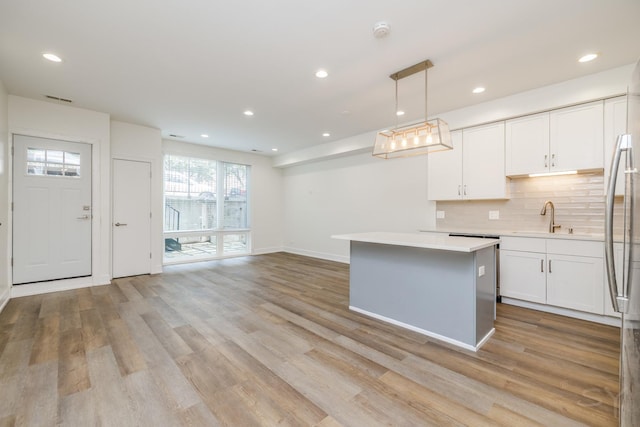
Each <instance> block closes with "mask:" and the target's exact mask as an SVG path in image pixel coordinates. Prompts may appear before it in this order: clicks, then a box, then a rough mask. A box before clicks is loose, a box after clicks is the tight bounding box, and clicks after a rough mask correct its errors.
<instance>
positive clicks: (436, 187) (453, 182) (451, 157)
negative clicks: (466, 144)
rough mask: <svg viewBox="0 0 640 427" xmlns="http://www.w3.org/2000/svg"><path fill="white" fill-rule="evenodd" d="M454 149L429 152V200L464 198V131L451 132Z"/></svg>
mask: <svg viewBox="0 0 640 427" xmlns="http://www.w3.org/2000/svg"><path fill="white" fill-rule="evenodd" d="M451 142H452V144H453V150H447V151H439V152H437V153H432V154H429V156H428V157H429V158H428V166H427V168H428V169H427V171H428V178H427V179H428V182H427V192H428V195H429V200H461V199H462V131H461V130H457V131H453V132H451Z"/></svg>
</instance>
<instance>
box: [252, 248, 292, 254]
mask: <svg viewBox="0 0 640 427" xmlns="http://www.w3.org/2000/svg"><path fill="white" fill-rule="evenodd" d="M282 251H284V249H283V248H282V246H274V247H272V248H259V249H254V250H253V251H251V255H265V254H274V253H276V252H282Z"/></svg>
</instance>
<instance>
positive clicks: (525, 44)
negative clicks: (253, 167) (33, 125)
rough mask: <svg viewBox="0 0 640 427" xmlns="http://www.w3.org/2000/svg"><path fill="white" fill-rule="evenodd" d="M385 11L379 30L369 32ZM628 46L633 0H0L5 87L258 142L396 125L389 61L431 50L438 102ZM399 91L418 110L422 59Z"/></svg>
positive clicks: (618, 59) (314, 139)
mask: <svg viewBox="0 0 640 427" xmlns="http://www.w3.org/2000/svg"><path fill="white" fill-rule="evenodd" d="M381 20H384V21H387V22H388V23H389V25H390V26H391V33H390V34H389V36H388V37H387V38H384V39H376V38H375V37H374V36H373V33H372V28H373V25H374V24H375V23H376V22H378V21H381ZM46 51H51V52H55V53H56V54H57V55H59V56H60V57H62V59H63V62H62V63H59V64H56V63H51V62H49V61H47V60H45V59H43V58H42V57H41V54H42V53H43V52H46ZM591 51H596V52H599V53H600V57H599V58H598V59H596V60H595V61H593V62H590V63H586V64H579V63H578V62H577V58H578V57H579V56H581V55H582V54H584V53H587V52H591ZM639 57H640V1H639V0H483V1H477V0H396V1H391V0H317V1H303V0H271V1H265V0H226V1H222V0H182V1H177V0H135V1H131V0H109V1H98V0H85V1H77V0H55V1H52V0H2V1H1V2H0V80H1V81H3V82H4V84H5V86H6V88H7V90H8V91H9V93H11V94H14V95H20V96H25V97H29V98H35V99H45V98H44V95H53V96H57V97H61V98H68V99H71V100H73V103H72V104H71V105H74V106H77V107H81V108H87V109H92V110H97V111H101V112H105V113H109V114H111V117H112V118H113V119H115V120H121V121H126V122H130V123H137V124H141V125H146V126H151V127H155V128H159V129H161V130H162V134H163V137H166V138H169V134H177V135H182V136H184V138H183V139H182V140H184V141H190V142H196V143H201V144H207V145H212V146H217V147H224V148H230V149H235V150H243V151H245V150H246V151H249V150H252V149H256V150H260V151H262V152H264V153H265V154H267V155H273V154H274V153H273V152H272V151H271V149H272V148H278V149H279V152H278V154H281V153H286V152H290V151H293V150H297V149H301V148H305V147H308V146H311V145H315V144H321V143H323V142H326V141H333V140H339V139H342V138H346V137H348V136H352V135H356V134H359V133H363V132H367V131H372V130H377V129H382V128H384V127H387V126H391V125H393V124H394V123H395V116H394V103H395V101H394V82H393V80H391V79H390V78H389V77H388V76H389V75H390V74H392V73H393V72H395V71H398V70H400V69H403V68H405V67H408V66H410V65H413V64H415V63H417V62H420V61H422V60H424V59H427V58H428V59H431V61H432V62H433V63H434V67H433V68H432V69H431V70H429V115H430V116H434V115H435V114H437V113H442V112H445V111H450V110H453V109H457V108H461V107H464V106H469V105H472V104H476V103H480V102H484V101H488V100H491V99H495V98H499V97H503V96H506V95H509V94H513V93H517V92H521V91H525V90H528V89H532V88H535V87H540V86H544V85H548V84H552V83H556V82H560V81H563V80H567V79H572V78H576V77H579V76H582V75H586V74H591V73H594V72H598V71H602V70H606V69H610V68H614V67H618V66H621V65H626V64H630V63H633V62H635V61H636V60H637V59H638V58H639ZM319 68H324V69H326V70H327V71H328V72H329V77H328V78H326V79H324V80H320V79H318V78H316V77H315V76H314V74H315V72H316V70H318V69H319ZM476 86H485V87H486V88H487V90H486V92H485V93H483V94H480V95H473V94H472V93H471V90H472V89H473V88H474V87H476ZM399 102H400V107H401V108H402V109H404V110H405V111H407V114H406V116H405V117H404V118H403V121H405V122H410V121H416V120H420V119H421V118H423V117H424V74H417V75H414V76H412V77H409V78H406V79H403V80H400V81H399ZM245 109H251V110H254V111H255V116H253V117H246V116H244V115H243V114H242V112H243V111H244V110H245ZM323 132H330V133H331V137H329V138H323V137H322V133H323ZM202 133H206V134H208V135H210V137H209V138H208V139H204V138H202V137H200V134H202ZM372 144H373V141H372Z"/></svg>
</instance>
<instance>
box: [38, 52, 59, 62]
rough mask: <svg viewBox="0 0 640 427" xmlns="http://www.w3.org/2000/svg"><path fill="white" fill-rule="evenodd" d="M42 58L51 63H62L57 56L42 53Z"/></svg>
mask: <svg viewBox="0 0 640 427" xmlns="http://www.w3.org/2000/svg"><path fill="white" fill-rule="evenodd" d="M42 56H43V57H44V58H45V59H48V60H49V61H51V62H62V59H60V57H59V56H58V55H55V54H53V53H43V54H42Z"/></svg>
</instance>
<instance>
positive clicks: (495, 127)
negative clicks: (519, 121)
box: [462, 122, 508, 200]
mask: <svg viewBox="0 0 640 427" xmlns="http://www.w3.org/2000/svg"><path fill="white" fill-rule="evenodd" d="M462 141H463V144H462V145H463V150H462V183H463V197H464V198H465V199H469V200H473V199H505V198H507V195H508V193H507V178H506V175H505V173H504V122H499V123H493V124H490V125H485V126H478V127H474V128H469V129H464V130H463V131H462Z"/></svg>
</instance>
